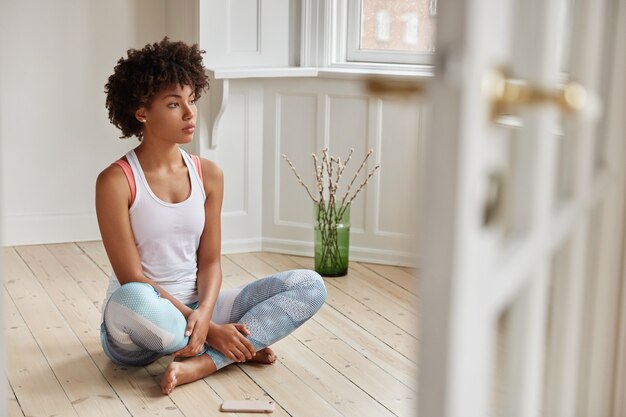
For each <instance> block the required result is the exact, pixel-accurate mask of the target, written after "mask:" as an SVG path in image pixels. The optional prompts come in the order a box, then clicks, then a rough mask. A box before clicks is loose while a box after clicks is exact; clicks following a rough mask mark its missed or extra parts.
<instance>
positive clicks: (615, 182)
mask: <svg viewBox="0 0 626 417" xmlns="http://www.w3.org/2000/svg"><path fill="white" fill-rule="evenodd" d="M623 6H624V2H621V4H620V2H618V1H612V0H471V1H470V0H458V1H440V2H439V11H438V17H437V19H438V21H437V25H438V33H437V59H436V73H437V76H436V77H435V79H434V81H433V83H432V85H430V88H429V91H430V99H431V100H432V103H433V121H432V129H431V131H430V134H429V135H428V137H427V140H426V144H425V146H424V150H423V152H424V158H423V160H424V161H426V164H425V166H424V171H423V175H422V178H423V182H422V184H421V189H422V194H421V196H422V200H421V201H423V207H422V211H421V219H422V222H421V227H420V245H419V247H420V251H419V252H420V260H421V265H420V266H421V268H422V279H421V280H420V282H421V286H422V287H421V292H422V301H423V305H422V314H421V317H422V325H421V334H420V359H419V363H420V377H419V394H420V395H419V405H418V409H419V415H420V416H421V417H471V416H480V417H484V416H506V417H515V416H544V415H545V416H551V417H553V416H563V417H573V416H609V415H610V410H611V398H612V397H611V395H612V392H611V385H612V382H611V381H612V377H613V373H612V371H611V367H612V366H613V365H612V364H613V360H614V359H613V358H614V357H615V353H616V352H615V350H614V346H615V339H614V333H615V326H616V322H615V320H616V319H615V317H616V315H617V314H616V312H617V306H618V299H617V293H618V291H617V290H618V288H619V280H618V277H619V268H618V265H619V261H620V257H619V254H618V253H617V251H618V250H619V249H620V248H621V245H620V244H619V243H620V242H619V236H621V234H620V233H621V230H622V220H623V214H622V203H623V179H622V178H623V176H622V175H617V173H621V172H623V169H622V168H621V167H622V166H623V165H624V151H623V149H621V148H619V147H618V148H616V147H615V146H617V145H616V144H612V143H610V142H609V141H607V140H605V139H606V138H607V137H608V136H607V135H606V132H605V131H604V130H603V129H602V128H601V125H602V123H604V122H606V116H605V115H606V112H604V113H602V112H600V111H597V110H598V109H599V106H597V105H596V106H594V100H593V94H591V95H588V97H587V100H586V101H584V100H583V101H584V102H585V103H586V104H585V106H586V107H585V110H584V111H583V112H582V116H581V115H578V116H577V115H574V116H572V115H571V114H569V110H568V108H569V107H568V105H566V103H565V102H566V101H567V100H569V99H570V98H573V99H574V101H576V99H577V97H578V98H584V97H583V96H584V93H583V92H581V90H580V89H577V88H575V87H572V88H570V89H568V90H567V93H564V90H563V86H564V85H565V84H567V83H568V82H569V80H570V79H573V80H577V81H579V82H581V84H583V85H585V87H586V88H587V89H588V90H587V91H588V92H590V93H592V92H595V93H597V94H598V96H597V97H602V93H603V92H606V91H608V90H610V86H608V87H607V84H606V83H607V80H608V79H609V78H610V77H607V72H606V69H607V68H609V67H608V64H609V63H610V59H609V60H607V59H606V58H607V56H609V55H610V54H607V53H606V51H607V50H611V49H610V48H611V47H612V45H613V43H612V42H614V41H615V39H614V37H613V34H614V32H613V29H615V25H614V23H615V20H614V16H615V15H617V10H618V8H619V7H621V8H622V11H623ZM622 15H623V13H622ZM620 42H621V40H620ZM494 69H501V70H503V71H504V74H506V75H507V76H508V77H509V78H512V79H514V80H511V81H510V82H507V83H503V82H502V80H501V79H498V78H497V77H495V76H493V74H494V73H492V72H491V71H493V70H494ZM488 74H491V75H488ZM498 80H499V81H498ZM515 80H516V81H515ZM504 87H506V88H505V89H504ZM503 91H504V92H505V95H504V97H502V99H503V100H509V101H510V102H511V103H510V104H509V105H500V106H495V105H494V103H495V102H494V99H493V97H495V96H497V95H498V93H502V92H503ZM500 103H502V102H500ZM594 108H595V109H596V111H595V113H597V114H595V115H593V114H592V113H593V112H594ZM605 109H606V106H605ZM591 116H593V117H591ZM622 117H623V116H622ZM612 338H613V339H612Z"/></svg>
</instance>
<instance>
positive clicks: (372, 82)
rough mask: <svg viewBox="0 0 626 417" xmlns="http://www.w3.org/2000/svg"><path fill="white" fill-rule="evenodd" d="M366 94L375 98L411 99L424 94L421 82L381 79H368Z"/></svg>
mask: <svg viewBox="0 0 626 417" xmlns="http://www.w3.org/2000/svg"><path fill="white" fill-rule="evenodd" d="M365 87H366V89H367V92H368V93H369V94H371V95H373V96H377V97H389V98H391V97H396V98H405V99H408V98H412V97H414V96H420V95H422V94H424V92H425V86H424V83H423V82H421V81H413V80H411V81H405V80H390V79H383V78H376V77H372V78H368V79H367V80H366V82H365Z"/></svg>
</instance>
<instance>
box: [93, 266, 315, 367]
mask: <svg viewBox="0 0 626 417" xmlns="http://www.w3.org/2000/svg"><path fill="white" fill-rule="evenodd" d="M325 300H326V287H325V286H324V281H323V280H322V278H321V277H320V276H319V274H317V273H316V272H313V271H310V270H306V269H296V270H291V271H285V272H279V273H277V274H274V275H271V276H268V277H265V278H262V279H258V280H256V281H253V282H250V283H248V284H245V285H243V286H241V287H238V288H232V289H222V291H220V294H219V296H218V299H217V302H216V304H215V308H214V311H213V316H212V321H214V322H215V323H218V324H224V323H243V324H245V325H246V328H247V329H248V330H249V331H250V335H249V336H247V339H248V340H249V341H250V342H251V343H252V345H253V346H254V348H255V349H256V350H257V351H258V350H260V349H263V348H265V347H267V346H270V345H271V344H272V343H275V342H277V341H278V340H280V339H282V338H283V337H285V336H287V335H289V334H290V333H291V332H293V331H294V330H295V329H296V328H298V327H299V326H300V325H301V324H302V323H304V322H305V321H307V320H308V319H310V318H311V317H312V316H313V314H315V313H316V312H317V311H318V310H319V309H320V308H321V307H322V305H323V304H324V301H325ZM188 306H189V307H191V308H197V307H198V303H193V304H188ZM186 327H187V321H186V320H185V317H184V316H183V314H182V313H181V312H180V311H179V310H178V309H177V308H176V307H174V305H173V304H172V303H171V302H170V301H168V300H166V299H165V298H161V297H160V296H159V294H158V292H157V291H156V290H155V289H154V287H152V286H151V285H149V284H146V283H141V282H130V283H128V284H125V285H122V286H121V287H120V288H118V289H117V290H116V291H115V292H114V293H113V294H112V295H111V297H110V298H109V301H108V302H107V305H106V306H105V308H104V320H103V323H102V325H101V331H100V340H101V343H102V347H103V349H104V352H105V353H106V355H107V356H108V357H109V358H110V359H111V360H112V361H113V362H115V363H117V364H124V365H137V366H141V365H146V364H149V363H151V362H153V361H155V360H157V359H158V358H160V357H162V356H164V355H168V354H171V353H173V352H176V351H178V350H180V349H182V348H183V347H185V346H186V345H187V341H188V339H189V338H188V337H186V336H185V335H184V333H185V329H186ZM204 353H206V354H207V355H209V356H210V357H211V359H212V360H213V362H214V363H215V366H216V367H217V369H220V368H223V367H224V366H226V365H228V364H230V363H232V360H230V359H228V358H227V357H226V356H224V355H223V354H222V353H220V352H218V351H217V350H215V349H213V348H212V347H206V350H205V352H204Z"/></svg>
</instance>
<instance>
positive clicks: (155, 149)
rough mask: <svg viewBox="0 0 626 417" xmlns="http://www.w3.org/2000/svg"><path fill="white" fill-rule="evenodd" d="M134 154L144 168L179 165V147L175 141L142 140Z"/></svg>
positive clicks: (172, 167) (175, 166)
mask: <svg viewBox="0 0 626 417" xmlns="http://www.w3.org/2000/svg"><path fill="white" fill-rule="evenodd" d="M135 154H136V155H137V158H139V160H140V162H141V166H142V167H143V169H144V170H146V171H149V170H153V169H156V170H159V169H174V168H177V167H179V166H180V165H181V163H182V159H181V156H180V148H179V147H178V144H176V143H171V144H170V143H168V144H162V143H154V142H148V141H145V140H144V141H142V142H141V143H140V144H139V146H137V147H136V148H135Z"/></svg>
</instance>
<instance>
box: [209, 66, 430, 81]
mask: <svg viewBox="0 0 626 417" xmlns="http://www.w3.org/2000/svg"><path fill="white" fill-rule="evenodd" d="M207 73H208V75H209V77H210V78H211V79H214V80H234V79H247V78H294V77H321V78H345V79H357V80H358V79H366V78H372V77H376V78H389V79H396V80H402V79H417V78H430V77H432V76H433V75H434V71H433V67H431V66H419V67H413V66H412V67H408V68H401V69H399V68H398V67H397V66H393V67H387V68H385V67H384V66H380V67H376V68H374V67H372V68H363V67H362V66H356V65H355V66H350V65H346V66H334V67H325V68H317V67H271V68H267V67H266V68H208V69H207Z"/></svg>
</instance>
